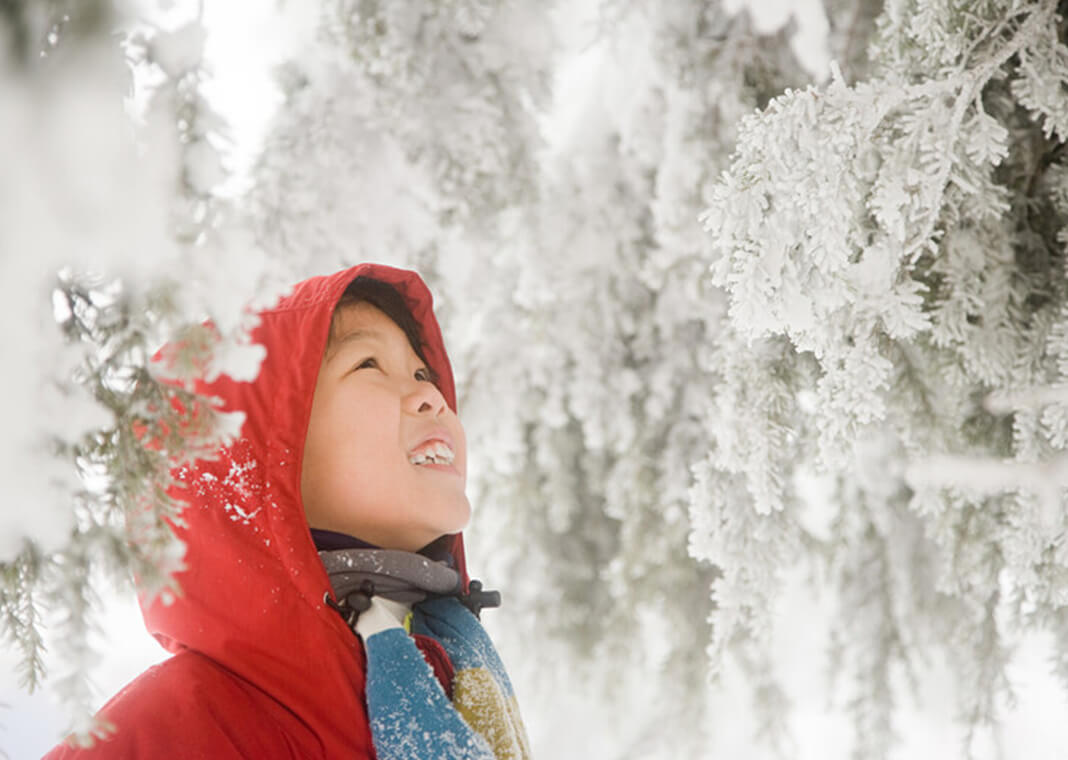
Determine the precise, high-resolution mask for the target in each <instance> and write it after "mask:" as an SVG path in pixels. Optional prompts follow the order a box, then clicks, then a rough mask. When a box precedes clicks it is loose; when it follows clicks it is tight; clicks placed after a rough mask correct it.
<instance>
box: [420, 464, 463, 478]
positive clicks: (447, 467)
mask: <svg viewBox="0 0 1068 760" xmlns="http://www.w3.org/2000/svg"><path fill="white" fill-rule="evenodd" d="M410 464H411V465H412V466H413V467H417V468H420V469H428V470H438V471H440V472H448V473H451V474H453V475H459V474H460V471H459V470H457V469H456V468H455V467H453V466H452V464H445V463H444V462H423V463H421V464H416V463H414V462H412V463H410Z"/></svg>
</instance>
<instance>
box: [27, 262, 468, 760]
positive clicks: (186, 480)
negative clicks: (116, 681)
mask: <svg viewBox="0 0 1068 760" xmlns="http://www.w3.org/2000/svg"><path fill="white" fill-rule="evenodd" d="M359 275H366V276H369V277H372V278H374V279H377V280H382V281H384V282H387V283H389V284H391V285H393V286H394V287H395V288H397V290H398V291H399V292H400V293H401V295H402V296H403V297H404V299H405V301H406V302H407V304H408V306H409V308H410V309H411V312H412V314H413V315H414V317H415V319H416V321H417V322H418V323H419V326H420V331H421V333H422V339H423V342H424V345H425V355H426V359H427V362H428V363H429V364H430V365H431V368H432V369H433V370H435V371H436V372H437V374H438V376H439V378H440V381H439V387H440V389H441V392H442V394H443V395H444V397H445V400H446V402H447V403H448V404H449V406H450V407H451V408H452V409H453V411H456V392H455V386H454V382H453V377H452V369H451V367H450V365H449V359H448V356H447V355H446V353H445V347H444V343H443V341H442V337H441V330H440V329H439V327H438V324H437V320H436V319H435V318H434V313H433V309H432V306H433V301H432V297H431V295H430V291H429V290H428V289H427V287H426V285H425V284H424V283H423V281H422V279H420V277H419V275H417V274H416V273H415V272H410V271H406V270H402V269H395V268H393V267H388V266H384V265H378V264H361V265H358V266H355V267H352V268H350V269H347V270H344V271H341V272H337V273H335V274H333V275H330V276H326V277H314V278H312V279H309V280H306V281H304V282H302V283H300V284H299V285H297V286H296V288H295V289H294V291H293V292H292V293H291V294H290V295H288V296H285V297H283V298H282V299H281V300H280V301H279V303H278V304H277V306H276V307H275V308H273V309H270V310H267V311H264V312H262V313H261V316H262V319H261V322H260V325H259V326H258V327H257V328H256V329H255V330H254V331H253V333H252V337H253V339H254V340H255V341H256V342H257V343H260V344H262V345H263V346H264V347H265V348H266V349H267V356H266V359H265V360H264V362H263V364H262V366H261V368H260V373H259V376H258V377H257V378H256V379H255V380H254V381H253V382H251V383H244V382H236V381H234V380H233V379H232V378H230V377H228V376H225V375H223V376H220V377H219V378H218V379H217V380H216V381H214V382H212V383H211V384H207V385H201V386H200V387H199V388H198V390H201V391H202V392H205V393H209V394H211V395H214V396H218V397H220V398H221V399H222V403H221V404H220V405H218V408H219V409H220V410H222V411H235V410H241V411H243V412H245V414H246V417H245V421H244V425H243V427H242V429H241V434H240V436H239V438H237V439H235V441H234V442H233V443H232V444H231V445H229V446H227V447H226V448H225V449H223V450H222V456H220V457H219V458H218V459H217V460H215V461H210V462H209V461H205V460H197V461H196V462H195V463H193V464H192V465H190V466H188V467H184V468H181V469H180V470H178V471H177V472H178V474H179V476H180V479H181V482H182V483H183V484H184V485H185V489H184V492H183V493H184V495H183V498H184V499H185V500H186V501H187V502H188V506H187V507H186V508H185V509H184V510H183V513H182V517H183V519H184V521H185V523H186V524H185V526H183V527H179V528H177V533H178V535H179V536H180V538H181V539H182V540H183V541H184V542H185V544H186V555H185V566H186V570H185V571H183V572H182V573H181V574H180V575H179V576H178V581H179V583H180V584H181V595H180V596H179V597H178V598H177V599H176V600H174V601H173V603H171V604H164V603H163V602H162V601H160V600H157V601H155V602H154V603H153V604H151V605H147V606H143V611H144V617H145V623H146V626H147V627H148V630H149V632H150V633H152V634H153V635H154V636H155V637H156V638H157V639H158V640H159V641H160V642H161V643H162V644H163V645H164V646H165V647H166V648H167V649H168V650H170V651H171V652H173V653H174V655H173V656H172V657H170V658H169V659H168V660H166V661H164V662H163V663H161V664H159V665H157V666H155V667H152V668H150V669H149V670H148V671H146V672H145V673H143V674H142V675H141V676H139V677H138V678H136V679H135V680H134V681H132V682H131V683H130V684H128V685H127V686H126V687H125V688H123V689H122V690H121V691H120V692H119V693H118V694H117V695H116V696H115V697H114V698H112V699H111V701H109V702H108V703H107V704H106V705H105V706H104V707H103V709H102V711H101V714H102V716H103V717H105V718H106V719H107V720H109V721H110V722H112V723H113V724H115V726H116V728H117V733H115V734H114V735H113V736H112V737H111V738H109V739H107V740H105V741H103V742H99V743H98V744H97V745H96V746H94V747H93V748H92V749H89V750H75V749H72V748H70V747H67V746H64V745H61V746H59V747H56V748H55V749H54V750H52V752H51V753H50V754H48V755H47V756H46V758H48V760H60V759H61V758H97V757H99V758H105V757H106V758H109V759H110V758H170V759H172V760H192V759H193V758H204V759H208V758H210V759H211V760H222V759H225V758H264V759H267V760H270V759H271V758H354V759H355V758H373V757H374V748H373V745H372V742H371V733H370V729H369V726H368V720H367V711H366V707H365V700H364V673H365V658H364V652H363V646H362V644H361V642H360V640H359V639H358V637H357V636H356V635H355V634H353V632H352V631H351V630H350V629H349V628H348V627H347V626H346V624H345V622H344V621H343V620H342V619H341V617H340V616H339V615H338V613H337V612H336V611H335V610H333V609H332V608H331V607H329V606H328V605H327V604H326V603H325V602H324V596H325V595H326V594H327V593H328V592H329V591H330V582H329V580H328V578H327V575H326V572H325V570H324V569H323V565H322V563H321V562H320V560H319V557H318V554H317V553H316V549H315V545H314V544H313V542H312V538H311V535H310V532H309V529H308V524H307V522H306V521H305V517H304V507H303V503H302V501H301V492H300V473H301V462H302V456H303V449H304V439H305V434H306V431H307V427H308V420H309V417H310V413H311V405H312V395H313V392H314V390H315V384H316V379H317V375H318V371H319V365H320V361H321V359H322V355H323V350H324V348H325V346H326V340H327V332H328V329H329V325H330V319H331V314H332V312H333V309H334V306H335V304H336V303H337V301H338V299H339V298H340V296H341V294H342V292H343V291H344V290H345V288H346V286H348V284H349V283H350V282H351V281H352V280H353V279H354V278H356V277H357V276H359ZM452 553H453V556H454V558H455V560H456V565H457V568H458V569H459V570H460V572H461V575H462V577H463V584H464V589H465V590H467V586H468V577H467V571H466V565H465V561H464V549H463V538H462V536H461V535H460V534H457V535H456V536H455V538H454V541H453V545H452ZM416 639H417V644H418V645H419V646H420V648H421V649H422V650H423V653H424V655H425V656H426V658H427V660H428V661H429V662H430V663H431V664H432V665H433V666H434V668H435V672H436V673H437V674H438V677H439V679H441V680H442V682H443V684H444V685H445V686H446V689H448V686H449V683H448V682H449V679H450V678H451V672H452V668H451V664H449V662H448V657H447V656H446V655H445V652H444V650H443V649H442V648H441V647H440V645H438V644H437V642H435V641H433V640H431V639H423V638H422V637H416Z"/></svg>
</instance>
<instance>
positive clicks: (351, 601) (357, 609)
mask: <svg viewBox="0 0 1068 760" xmlns="http://www.w3.org/2000/svg"><path fill="white" fill-rule="evenodd" d="M374 595H375V584H374V581H372V580H370V579H368V580H365V581H363V582H362V583H361V584H360V588H359V589H358V590H356V591H350V592H349V594H348V596H346V597H345V598H344V599H342V600H341V602H340V603H339V602H335V601H334V600H333V598H332V597H331V596H330V592H329V591H327V592H326V593H324V594H323V601H324V602H326V603H327V605H329V606H330V607H333V608H334V609H335V610H337V613H338V614H339V615H341V618H342V620H344V621H345V624H346V625H347V626H348V627H349V628H351V629H352V630H354V631H355V630H356V621H357V620H358V619H359V617H360V613H361V612H363V611H364V610H367V609H370V607H371V597H372V596H374Z"/></svg>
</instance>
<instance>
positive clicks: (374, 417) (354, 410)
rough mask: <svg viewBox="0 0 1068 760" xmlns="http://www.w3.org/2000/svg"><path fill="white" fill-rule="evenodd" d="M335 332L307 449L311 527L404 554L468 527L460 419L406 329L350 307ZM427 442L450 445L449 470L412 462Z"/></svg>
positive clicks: (304, 481) (304, 486) (305, 490)
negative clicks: (433, 380) (422, 445)
mask: <svg viewBox="0 0 1068 760" xmlns="http://www.w3.org/2000/svg"><path fill="white" fill-rule="evenodd" d="M337 328H338V329H337V331H336V335H337V336H338V339H337V340H336V341H334V344H333V345H332V346H331V347H330V348H329V349H328V351H327V352H326V355H325V356H324V357H323V362H322V365H321V366H320V369H319V379H318V381H317V382H316V385H315V396H314V398H313V400H312V410H311V420H310V422H309V424H308V435H307V438H306V440H305V443H304V464H303V467H302V469H301V494H302V496H303V499H304V511H305V514H306V515H307V518H308V524H309V525H310V526H311V527H312V528H320V529H323V530H333V531H338V532H340V533H347V534H349V535H351V536H355V537H357V538H360V539H362V540H364V541H368V542H370V543H372V544H375V545H377V546H381V547H383V548H388V549H405V550H407V551H416V550H418V549H421V548H423V547H424V546H426V545H427V544H429V543H430V542H431V541H433V540H434V539H436V538H438V537H440V536H442V535H445V534H447V533H456V532H458V531H460V530H462V529H463V528H464V527H465V526H466V525H467V521H468V519H469V517H470V514H471V505H470V503H469V502H468V500H467V495H466V494H465V493H464V488H465V485H466V481H467V444H466V440H465V438H464V429H463V427H462V426H461V425H460V420H459V418H458V417H457V416H456V414H455V413H454V412H453V411H452V410H451V409H450V408H449V406H448V404H446V403H445V399H444V397H443V396H442V395H441V392H440V391H439V390H438V389H437V387H436V386H435V385H434V384H433V383H431V382H430V381H429V379H427V378H428V377H429V370H428V368H427V367H426V365H425V364H423V362H422V361H421V360H420V359H419V356H418V355H417V354H416V353H415V351H414V350H412V347H411V344H410V343H409V342H408V339H407V338H406V337H405V335H404V331H403V330H401V328H400V327H398V326H397V324H396V323H394V322H393V320H391V319H390V318H389V317H387V316H386V315H385V314H384V313H383V312H382V311H380V310H379V309H377V308H376V307H374V306H372V305H371V304H369V303H359V304H356V305H353V306H347V307H344V308H343V309H342V310H341V311H339V312H338V314H337ZM354 333H358V334H355V335H354ZM428 438H435V439H443V440H445V441H446V442H447V443H448V444H449V447H450V448H451V449H452V452H453V454H454V459H453V461H452V463H451V465H443V464H413V463H412V461H411V459H412V457H413V455H414V454H415V453H416V452H415V450H416V448H417V447H419V444H421V443H422V442H423V441H425V440H426V439H428ZM420 448H421V447H420ZM431 451H433V448H431Z"/></svg>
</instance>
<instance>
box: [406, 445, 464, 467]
mask: <svg viewBox="0 0 1068 760" xmlns="http://www.w3.org/2000/svg"><path fill="white" fill-rule="evenodd" d="M455 458H456V455H455V454H454V453H453V451H452V449H450V448H449V447H448V446H447V445H446V444H444V443H442V442H441V441H434V442H433V443H431V444H430V445H429V446H424V447H423V448H421V449H420V450H419V452H418V453H416V454H414V455H412V456H409V457H408V461H409V462H411V463H412V464H426V463H427V462H432V463H434V464H452V462H453V460H454V459H455Z"/></svg>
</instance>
